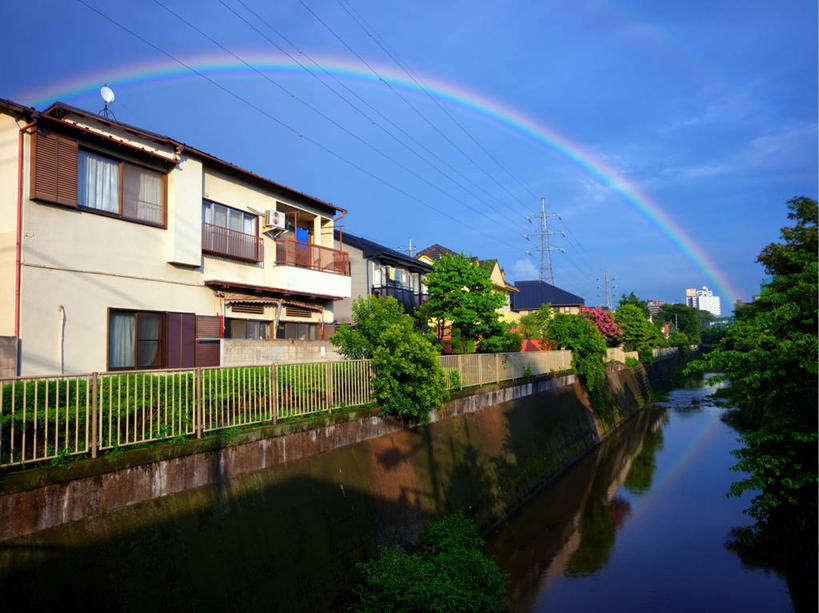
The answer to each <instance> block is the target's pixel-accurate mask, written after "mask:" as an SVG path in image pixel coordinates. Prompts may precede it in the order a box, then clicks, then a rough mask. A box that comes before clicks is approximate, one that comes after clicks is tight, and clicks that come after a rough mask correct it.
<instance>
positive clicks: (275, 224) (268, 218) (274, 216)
mask: <svg viewBox="0 0 819 613" xmlns="http://www.w3.org/2000/svg"><path fill="white" fill-rule="evenodd" d="M264 225H265V227H266V228H270V229H274V230H284V213H281V212H279V211H272V210H270V211H265V212H264Z"/></svg>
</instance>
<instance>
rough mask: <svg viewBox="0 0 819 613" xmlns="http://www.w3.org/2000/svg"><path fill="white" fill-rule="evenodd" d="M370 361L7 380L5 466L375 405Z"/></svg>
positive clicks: (0, 445)
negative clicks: (373, 403) (352, 407)
mask: <svg viewBox="0 0 819 613" xmlns="http://www.w3.org/2000/svg"><path fill="white" fill-rule="evenodd" d="M371 376H372V372H371V366H370V363H369V361H368V360H350V361H344V362H319V363H311V364H278V365H270V366H248V367H237V368H219V367H213V368H192V369H180V370H162V371H157V370H150V371H128V372H122V373H120V372H107V373H91V374H85V375H65V376H53V377H16V378H14V379H0V389H2V393H0V467H6V466H11V465H18V464H30V463H33V462H41V461H44V460H60V459H62V458H67V457H70V456H75V455H81V454H90V455H91V456H92V457H95V456H96V455H97V453H98V452H100V451H110V450H115V449H120V448H124V447H129V446H133V445H138V444H143V443H150V442H154V441H167V440H181V439H184V438H189V437H194V436H197V437H199V436H202V434H203V433H208V432H215V431H218V430H224V429H227V428H235V427H239V426H247V425H250V424H260V423H272V422H276V421H277V420H278V419H284V418H288V417H297V416H303V415H309V414H312V413H320V412H329V411H332V410H333V409H340V408H344V407H350V406H358V405H363V404H367V403H369V402H370V401H371V396H370V378H371Z"/></svg>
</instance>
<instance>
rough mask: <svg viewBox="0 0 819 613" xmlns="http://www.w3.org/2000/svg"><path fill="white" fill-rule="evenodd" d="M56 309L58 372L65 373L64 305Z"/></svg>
mask: <svg viewBox="0 0 819 613" xmlns="http://www.w3.org/2000/svg"><path fill="white" fill-rule="evenodd" d="M57 311H58V312H59V314H60V319H59V330H58V334H59V337H58V338H59V343H60V355H59V359H60V374H61V375H62V374H65V307H64V306H63V305H60V306H58V307H57Z"/></svg>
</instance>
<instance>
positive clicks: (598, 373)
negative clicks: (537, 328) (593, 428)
mask: <svg viewBox="0 0 819 613" xmlns="http://www.w3.org/2000/svg"><path fill="white" fill-rule="evenodd" d="M546 336H547V337H548V338H549V339H550V340H552V341H553V342H554V343H555V345H556V346H557V347H559V348H561V349H571V351H572V368H573V369H574V372H575V373H577V376H578V377H580V380H581V381H582V382H583V384H584V385H585V386H586V389H587V390H588V392H589V396H590V398H591V400H592V403H593V404H594V406H595V407H597V408H598V409H602V408H603V406H604V405H605V398H604V397H603V384H604V382H605V380H606V364H605V362H606V341H605V340H603V336H602V335H601V334H600V332H599V331H598V329H597V327H596V326H595V325H594V324H593V323H592V322H590V321H589V320H588V319H586V318H585V317H582V316H580V315H567V314H565V313H556V314H555V316H554V318H553V319H552V321H551V323H550V324H549V327H548V329H547V330H546Z"/></svg>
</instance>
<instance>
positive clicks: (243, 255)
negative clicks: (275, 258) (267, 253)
mask: <svg viewBox="0 0 819 613" xmlns="http://www.w3.org/2000/svg"><path fill="white" fill-rule="evenodd" d="M202 251H203V252H204V253H212V254H214V255H222V256H225V257H228V258H236V259H237V260H245V261H247V262H263V261H264V243H263V241H262V239H261V238H259V237H258V236H256V235H254V234H245V233H244V232H237V231H236V230H230V229H228V228H225V227H223V226H214V225H213V224H209V223H203V224H202Z"/></svg>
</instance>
